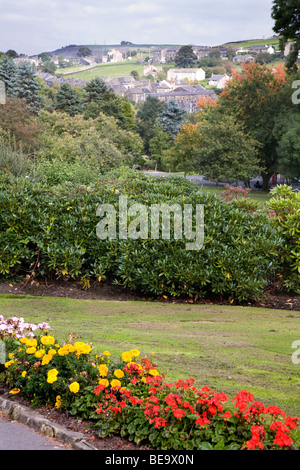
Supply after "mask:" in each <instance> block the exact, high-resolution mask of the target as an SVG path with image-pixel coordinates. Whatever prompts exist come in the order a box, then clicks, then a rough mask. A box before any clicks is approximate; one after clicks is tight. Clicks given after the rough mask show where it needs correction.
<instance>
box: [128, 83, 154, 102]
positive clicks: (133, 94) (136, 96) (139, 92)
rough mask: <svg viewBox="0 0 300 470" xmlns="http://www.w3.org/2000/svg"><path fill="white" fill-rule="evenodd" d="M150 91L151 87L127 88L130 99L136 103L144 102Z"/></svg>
mask: <svg viewBox="0 0 300 470" xmlns="http://www.w3.org/2000/svg"><path fill="white" fill-rule="evenodd" d="M150 93H151V91H150V89H149V88H140V87H134V88H129V89H128V90H127V97H128V99H129V100H130V101H134V102H135V103H140V102H142V103H143V102H145V101H146V98H147V96H148V95H150Z"/></svg>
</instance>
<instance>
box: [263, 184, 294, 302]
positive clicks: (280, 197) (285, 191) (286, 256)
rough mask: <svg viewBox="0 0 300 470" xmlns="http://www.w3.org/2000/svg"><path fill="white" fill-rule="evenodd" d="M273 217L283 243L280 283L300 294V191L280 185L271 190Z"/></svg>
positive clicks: (270, 203) (280, 254) (279, 255)
mask: <svg viewBox="0 0 300 470" xmlns="http://www.w3.org/2000/svg"><path fill="white" fill-rule="evenodd" d="M271 194H272V199H271V200H270V201H269V206H270V208H271V213H270V215H271V218H272V221H273V223H274V226H275V228H276V230H277V232H278V234H279V235H280V236H281V237H282V239H283V243H282V244H281V246H280V250H279V251H278V254H277V256H278V257H279V258H280V272H279V273H278V275H279V278H280V279H279V281H280V284H281V285H283V286H284V287H285V288H287V289H288V290H289V291H294V292H296V293H298V294H300V192H299V191H293V190H292V188H291V186H287V185H280V186H276V187H275V188H273V189H272V190H271Z"/></svg>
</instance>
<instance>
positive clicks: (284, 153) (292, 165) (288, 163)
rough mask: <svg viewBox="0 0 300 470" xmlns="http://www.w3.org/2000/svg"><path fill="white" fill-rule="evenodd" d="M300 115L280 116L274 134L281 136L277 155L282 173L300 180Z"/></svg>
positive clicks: (294, 113)
mask: <svg viewBox="0 0 300 470" xmlns="http://www.w3.org/2000/svg"><path fill="white" fill-rule="evenodd" d="M299 126H300V114H299V113H297V112H295V111H291V112H290V113H287V114H283V115H280V116H279V117H278V119H277V122H276V126H275V129H274V132H276V135H277V136H279V142H278V147H277V154H278V157H279V169H280V173H282V174H284V175H285V177H286V178H300V136H299Z"/></svg>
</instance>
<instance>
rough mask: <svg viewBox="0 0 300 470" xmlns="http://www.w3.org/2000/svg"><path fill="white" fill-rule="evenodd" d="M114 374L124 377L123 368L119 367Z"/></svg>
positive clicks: (119, 377)
mask: <svg viewBox="0 0 300 470" xmlns="http://www.w3.org/2000/svg"><path fill="white" fill-rule="evenodd" d="M114 375H115V376H116V377H117V378H118V379H121V378H122V377H124V372H123V371H122V370H121V369H117V370H115V371H114Z"/></svg>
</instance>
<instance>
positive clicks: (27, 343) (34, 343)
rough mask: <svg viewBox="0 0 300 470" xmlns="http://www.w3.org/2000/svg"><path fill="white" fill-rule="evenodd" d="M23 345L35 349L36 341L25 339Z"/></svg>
mask: <svg viewBox="0 0 300 470" xmlns="http://www.w3.org/2000/svg"><path fill="white" fill-rule="evenodd" d="M25 344H26V346H28V347H33V348H36V347H37V340H36V339H34V338H27V339H26V342H25Z"/></svg>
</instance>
